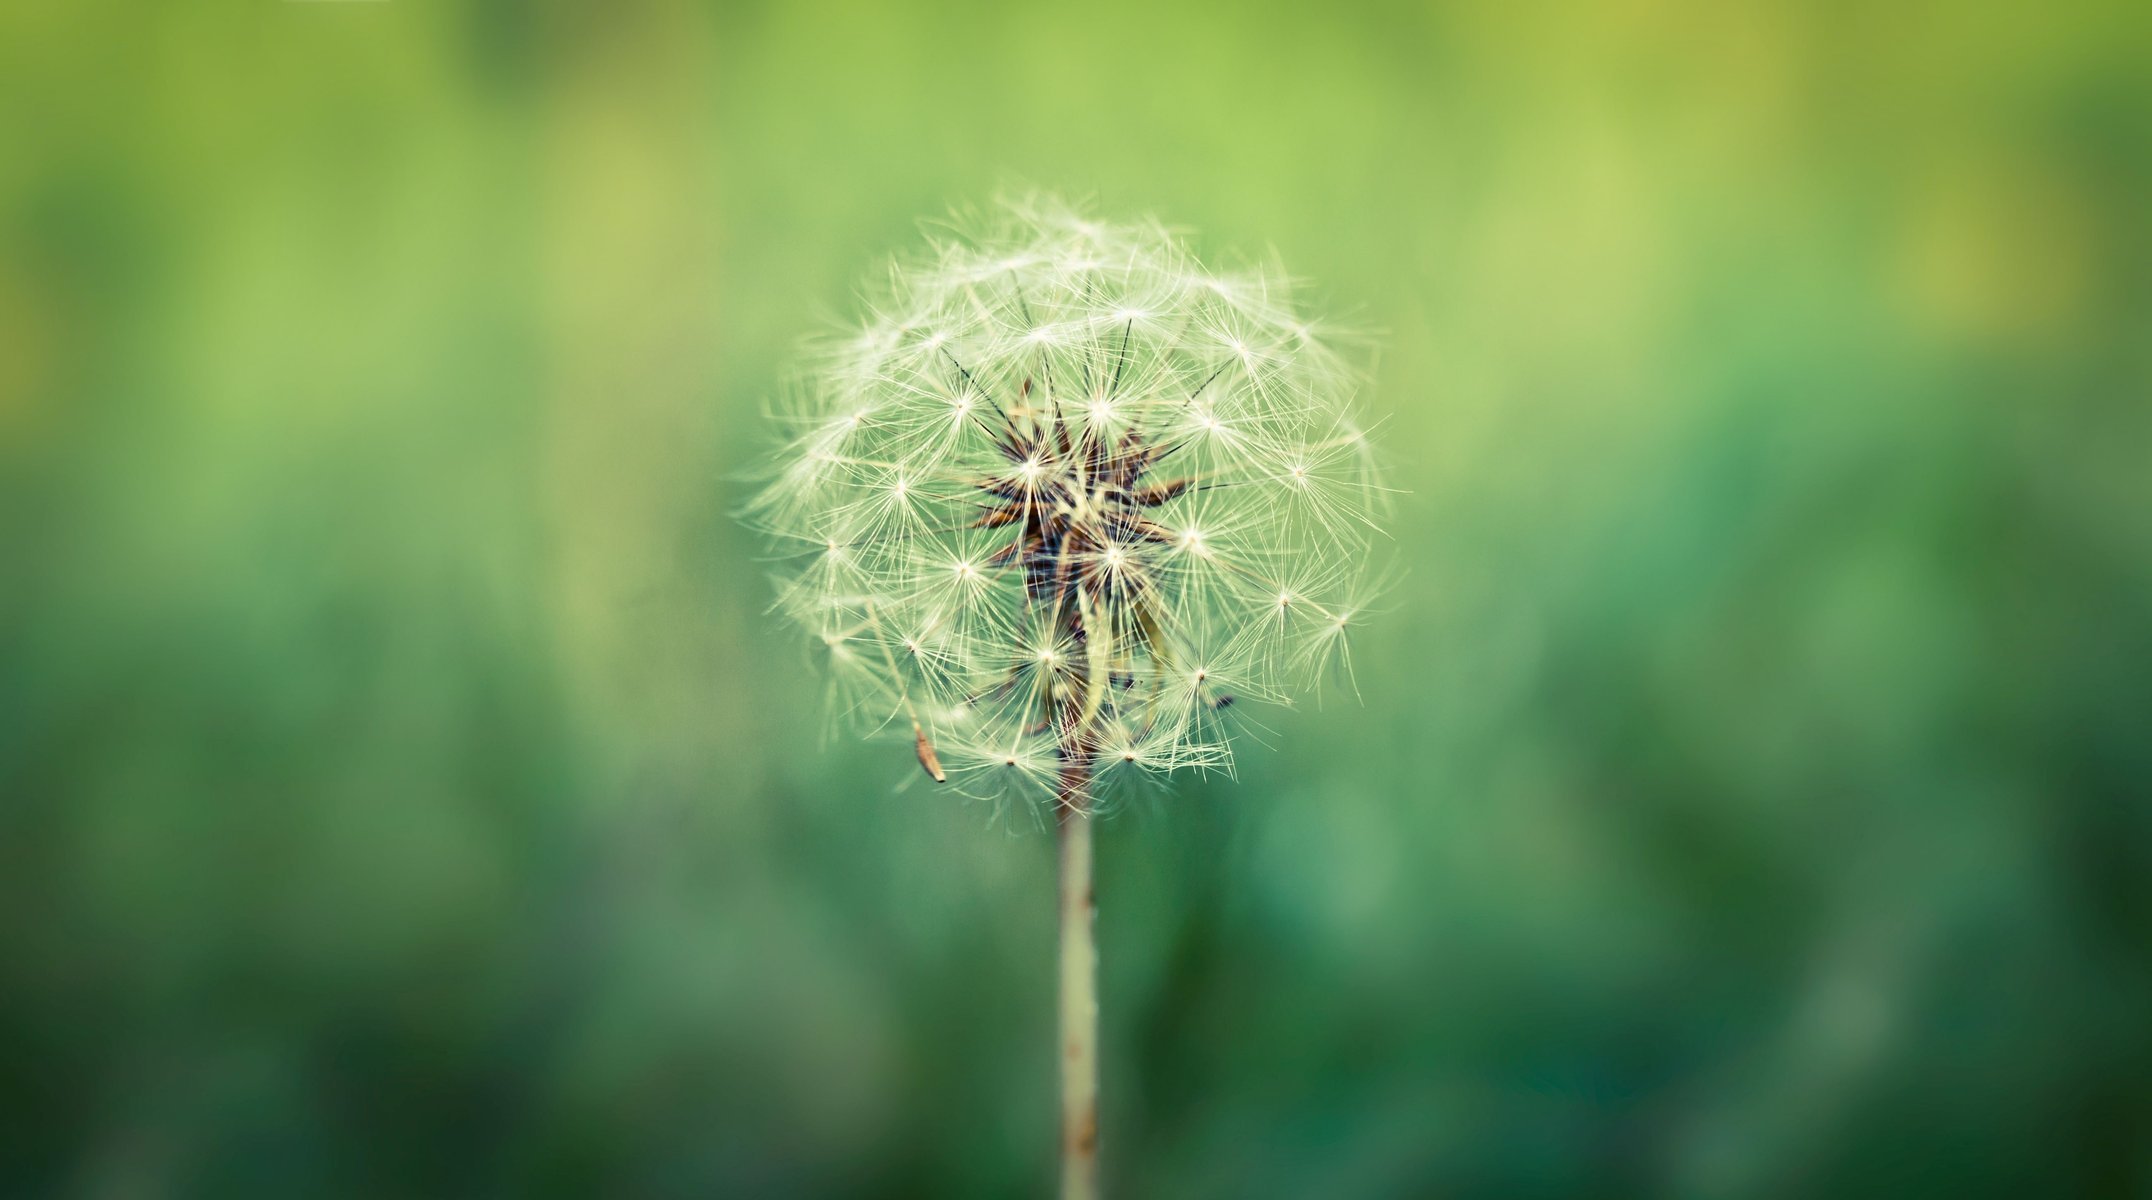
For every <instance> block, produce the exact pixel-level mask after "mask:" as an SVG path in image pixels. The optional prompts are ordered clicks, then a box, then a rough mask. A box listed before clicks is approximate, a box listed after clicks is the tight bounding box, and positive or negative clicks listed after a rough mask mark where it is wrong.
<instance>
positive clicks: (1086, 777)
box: [1058, 745, 1098, 1200]
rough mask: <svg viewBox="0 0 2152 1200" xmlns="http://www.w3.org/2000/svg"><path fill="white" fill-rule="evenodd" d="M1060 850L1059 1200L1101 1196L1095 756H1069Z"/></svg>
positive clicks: (1080, 752)
mask: <svg viewBox="0 0 2152 1200" xmlns="http://www.w3.org/2000/svg"><path fill="white" fill-rule="evenodd" d="M1060 790H1061V803H1060V805H1059V809H1058V815H1059V818H1060V820H1059V822H1058V825H1059V832H1060V838H1059V840H1060V843H1061V1200H1097V1196H1098V945H1097V941H1096V935H1095V932H1094V929H1093V925H1094V923H1095V922H1094V917H1095V915H1096V914H1097V911H1098V904H1097V901H1096V898H1095V897H1094V896H1093V894H1092V890H1091V756H1090V752H1089V750H1088V749H1087V748H1082V747H1081V746H1080V745H1079V746H1078V747H1073V748H1068V749H1064V751H1063V756H1062V767H1061V789H1060Z"/></svg>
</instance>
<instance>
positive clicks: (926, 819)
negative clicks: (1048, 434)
mask: <svg viewBox="0 0 2152 1200" xmlns="http://www.w3.org/2000/svg"><path fill="white" fill-rule="evenodd" d="M2148 25H2152V22H2148V20H2147V14H2146V12H2145V10H2144V8H2143V6H2142V5H2141V4H2134V3H2113V4H2098V3H2089V4H2078V3H2049V4H2036V5H2023V6H2008V5H1980V4H1973V3H1909V4H1873V3H1816V4H1809V3H1796V2H1794V0H1732V2H1722V0H1628V2H1623V3H1614V4H1603V5H1590V6H1586V5H1572V4H1556V3H1539V2H1522V3H1503V2H1487V3H1458V4H1441V5H1409V4H1388V5H1383V4H1377V5H1369V6H1345V5H1341V4H1339V5H1297V4H1296V5H1288V4H1267V3H1266V4H1225V3H1219V4H1216V5H1213V6H1210V7H1186V8H1184V7H1180V6H1175V5H1170V4H1166V3H1161V2H1157V0H1149V2H1146V0H1098V2H1095V3H1085V4H1076V5H1059V6H1041V7H1036V8H1025V7H1020V6H1014V5H1004V4H989V3H971V4H965V3H945V4H940V5H936V6H931V7H919V6H913V5H907V4H889V5H881V6H876V5H870V4H865V3H853V4H847V3H832V2H828V0H822V2H816V0H803V2H799V3H789V4H777V3H768V4H747V5H724V4H709V3H705V4H691V3H684V2H674V0H632V2H622V3H612V4H605V5H596V4H593V5H585V6H580V7H572V6H569V5H566V4H560V3H537V4H522V3H512V2H510V0H488V2H479V3H467V4H452V3H447V2H445V0H441V2H436V0H387V2H382V3H292V2H280V0H227V2H212V3H207V4H168V5H154V6H152V5H139V4H127V5H122V4H113V3H101V2H99V3H80V4H59V3H29V4H11V5H8V6H7V7H6V8H5V9H4V10H0V553H4V561H5V563H6V564H7V566H6V569H5V571H4V574H0V1171H4V1176H0V1193H5V1194H8V1195H24V1196H84V1197H158V1196H189V1197H192V1196H210V1197H238V1196H278V1197H289V1196H332V1197H344V1196H350V1197H417V1196H455V1197H468V1196H506V1195H563V1196H568V1195H608V1196H628V1197H633V1196H650V1197H671V1196H710V1195H726V1196H770V1197H782V1196H883V1195H916V1196H1003V1195H1021V1194H1034V1195H1035V1194H1041V1193H1043V1192H1045V1191H1046V1189H1047V1188H1048V1186H1049V1183H1050V1180H1051V1178H1052V1173H1053V1161H1052V1155H1053V1145H1054V1142H1053V1134H1052V1128H1053V1124H1052V1123H1053V1112H1052V1105H1053V1091H1052V1086H1051V1072H1052V1070H1053V1065H1054V1055H1053V1046H1052V1040H1051V1032H1050V1030H1051V1026H1050V1021H1051V1003H1052V1001H1051V997H1052V979H1051V972H1052V965H1053V959H1052V952H1051V947H1050V938H1051V931H1052V899H1051V897H1052V882H1051V870H1052V839H1051V838H1050V837H1048V836H1042V835H1040V834H1039V833H1037V832H1035V831H1032V830H1030V829H1029V828H1028V827H1026V826H1024V825H1023V824H1022V823H1021V822H1009V821H1005V820H997V819H996V817H995V816H994V814H992V813H991V812H988V811H986V810H984V809H982V808H979V807H976V806H965V805H963V804H961V803H958V802H956V801H954V800H953V799H950V798H947V797H944V796H941V795H938V794H936V793H935V791H934V789H932V788H931V787H929V786H926V785H925V784H924V782H923V781H919V782H918V785H917V786H911V785H910V784H909V783H907V781H911V780H912V776H913V775H914V774H916V769H915V768H914V767H912V766H911V765H910V763H909V753H908V751H907V750H906V749H905V748H904V747H903V746H902V745H901V744H894V743H882V744H876V745H866V746H861V745H854V744H852V743H851V742H850V741H848V740H846V739H843V738H839V739H835V740H830V741H827V742H825V740H824V739H823V738H822V737H821V736H820V733H819V729H820V726H821V725H822V722H823V715H822V711H821V682H820V681H819V680H818V679H817V678H815V677H814V675H813V673H812V671H811V669H810V668H809V666H808V658H807V656H806V655H805V654H804V652H803V651H802V650H801V649H800V648H799V647H798V644H797V642H796V640H795V639H794V637H793V636H792V635H791V634H790V633H789V632H788V631H786V630H784V629H783V628H781V627H779V626H778V625H777V624H776V622H775V621H774V620H773V619H771V618H769V617H767V616H766V615H765V613H764V608H765V604H766V600H767V597H768V591H767V586H766V583H765V581H764V580H763V578H762V576H761V573H760V567H759V565H758V564H757V562H756V556H757V555H758V553H759V548H758V547H757V546H756V545H755V543H754V541H753V539H752V538H751V537H750V536H749V535H748V534H746V533H745V532H743V531H742V530H741V529H740V528H738V527H737V526H736V525H735V524H734V523H733V522H732V521H731V519H730V518H729V516H728V512H729V511H730V510H731V509H732V508H733V507H734V506H736V505H737V504H738V503H739V501H740V500H741V499H742V497H743V493H744V489H745V485H743V484H742V483H740V482H738V480H739V479H740V477H741V475H742V473H743V472H746V471H748V470H750V469H751V468H752V466H753V464H754V462H755V459H756V457H757V455H758V454H759V453H761V451H762V450H763V448H764V447H765V446H766V445H767V442H766V440H765V439H766V434H767V430H766V428H765V425H764V423H763V421H762V419H761V406H762V405H763V403H764V401H765V400H766V399H767V398H768V397H769V396H770V395H771V393H772V392H773V390H774V389H775V388H776V386H777V383H778V381H779V379H780V378H781V375H782V371H783V369H784V365H785V362H786V359H787V358H788V356H789V354H790V352H791V348H792V346H793V345H794V343H795V341H796V340H797V339H798V338H799V337H800V336H801V335H803V334H805V333H808V332H811V331H814V330H816V329H818V328H821V327H822V323H823V322H825V321H827V320H829V319H831V318H832V317H834V316H838V315H842V314H844V313H846V312H847V311H848V310H849V302H848V300H847V299H846V298H847V297H848V296H849V294H850V288H851V287H852V285H853V283H854V282H855V281H856V280H857V279H858V277H859V276H860V275H861V274H862V273H863V272H864V271H866V270H868V269H870V268H871V267H872V266H873V265H874V263H875V262H876V261H877V260H878V259H879V258H880V257H881V256H883V255H885V254H887V253H890V252H892V251H897V250H901V249H904V248H906V247H908V246H911V245H912V244H914V242H915V240H916V238H917V228H916V221H917V220H918V219H919V218H921V217H931V216H935V215H937V214H940V213H942V212H945V211H946V210H947V208H948V206H950V205H951V204H953V203H961V202H976V201H979V200H982V199H984V198H986V197H988V196H990V195H991V194H992V193H993V192H994V190H995V189H996V188H998V187H1003V186H1008V185H1018V186H1023V185H1036V186H1044V187H1048V188H1054V189H1060V190H1064V191H1069V192H1073V193H1077V194H1091V195H1095V196H1096V197H1097V200H1098V204H1099V209H1100V211H1102V212H1104V213H1107V214H1129V215H1134V214H1142V213H1149V212H1155V213H1157V214H1159V215H1161V216H1163V217H1165V218H1166V219H1168V220H1169V221H1173V222H1176V223H1180V224H1185V225H1187V226H1189V227H1192V228H1194V229H1196V230H1198V231H1200V244H1201V245H1202V246H1204V247H1207V248H1209V249H1210V250H1212V251H1214V252H1230V251H1233V250H1236V249H1244V250H1254V251H1260V250H1263V249H1265V248H1268V247H1275V249H1276V250H1277V251H1278V253H1279V254H1280V255H1281V257H1282V258H1283V260H1284V261H1285V262H1286V263H1287V264H1288V265H1289V266H1290V267H1291V268H1292V269H1293V270H1294V271H1296V272H1299V273H1301V274H1303V275H1305V276H1306V277H1308V278H1310V279H1312V280H1314V281H1316V282H1317V283H1318V284H1319V286H1318V287H1317V288H1316V290H1315V292H1314V295H1315V297H1316V298H1317V300H1318V302H1319V303H1320V304H1321V305H1322V306H1324V307H1325V308H1327V309H1329V310H1330V311H1334V312H1339V313H1341V314H1343V315H1345V316H1347V317H1349V318H1351V319H1354V320H1357V321H1359V322H1360V323H1362V324H1365V325H1369V326H1373V327H1376V328H1379V329H1380V330H1381V331H1382V337H1381V339H1380V356H1379V362H1378V364H1377V380H1378V382H1377V385H1376V389H1375V392H1374V398H1373V403H1374V407H1376V408H1377V409H1379V410H1384V411H1388V412H1390V413H1392V414H1394V416H1393V417H1392V419H1391V421H1390V422H1389V424H1388V425H1387V426H1386V427H1385V429H1384V435H1385V444H1386V446H1387V448H1388V450H1389V451H1390V453H1391V457H1392V459H1393V461H1394V473H1395V478H1396V481H1397V483H1398V484H1399V485H1400V486H1401V487H1403V488H1406V489H1409V495H1407V496H1405V497H1404V498H1403V501H1402V503H1401V505H1400V508H1399V511H1398V513H1397V516H1396V518H1395V521H1394V529H1393V531H1394V534H1395V541H1396V553H1397V557H1398V558H1399V560H1400V562H1401V564H1402V566H1403V567H1404V568H1405V569H1406V572H1407V573H1406V574H1405V576H1404V579H1403V582H1402V583H1401V584H1400V585H1399V586H1398V587H1397V588H1396V589H1395V591H1394V593H1393V596H1392V600H1391V603H1390V605H1389V611H1388V612H1387V614H1386V615H1385V616H1383V617H1382V618H1381V619H1379V620H1378V621H1376V622H1375V623H1374V624H1372V625H1371V626H1370V627H1369V628H1368V629H1367V631H1366V636H1365V639H1364V640H1363V641H1362V642H1361V643H1360V649H1359V652H1358V660H1357V661H1358V664H1359V682H1360V690H1361V693H1362V697H1363V699H1362V702H1360V703H1357V704H1356V703H1353V702H1351V701H1350V699H1349V698H1346V699H1344V700H1343V702H1340V698H1339V697H1338V696H1337V695H1336V694H1335V693H1333V694H1332V695H1331V696H1330V697H1329V698H1328V699H1327V700H1326V701H1325V703H1324V704H1322V705H1321V706H1320V707H1319V708H1317V707H1314V706H1310V707H1309V708H1308V709H1307V710H1305V711H1303V712H1297V713H1293V714H1287V715H1284V716H1281V717H1279V718H1276V719H1274V720H1271V721H1270V722H1269V724H1270V725H1271V727H1272V728H1273V729H1274V731H1275V736H1274V737H1272V738H1271V739H1270V740H1271V741H1272V743H1273V745H1274V747H1275V748H1274V749H1272V750H1257V751H1256V752H1254V753H1251V754H1250V755H1248V756H1247V758H1246V759H1245V761H1244V764H1243V779H1242V780H1241V781H1240V782H1239V783H1238V784H1237V785H1227V784H1223V783H1211V784H1204V783H1200V782H1198V783H1196V784H1193V785H1190V786H1187V787H1184V788H1181V789H1179V790H1177V791H1176V792H1174V793H1173V794H1171V795H1170V796H1169V797H1163V798H1161V801H1160V802H1159V803H1158V804H1157V805H1156V806H1154V807H1152V808H1150V809H1149V810H1147V811H1138V812H1132V813H1129V814H1127V815H1125V816H1123V817H1121V818H1119V819H1116V820H1115V821H1113V822H1112V823H1111V824H1110V825H1109V826H1108V827H1106V828H1105V829H1104V831H1103V833H1102V843H1101V849H1100V855H1101V872H1102V877H1101V881H1100V895H1101V899H1102V913H1101V917H1100V926H1101V937H1102V939H1103V945H1104V977H1103V987H1104V994H1105V1037H1106V1042H1107V1046H1108V1054H1107V1060H1106V1064H1105V1084H1106V1118H1105V1123H1106V1129H1105V1141H1104V1145H1105V1153H1106V1161H1107V1173H1108V1178H1109V1182H1110V1183H1111V1184H1112V1185H1113V1187H1114V1190H1115V1191H1116V1192H1117V1193H1118V1194H1119V1195H1123V1196H1129V1197H1137V1196H1148V1197H1234V1198H1237V1197H1270V1196H1277V1197H1388V1196H1423V1195H1459V1196H1479V1195H1485V1196H1497V1195H1519V1196H1622V1195H1674V1196H1697V1197H1718V1196H1728V1197H1746V1196H1793V1195H1810V1196H1845V1195H1878V1196H1908V1195H1920V1194H1933V1195H1952V1196H1967V1195H1996V1196H2029V1195H2138V1196H2152V1023H2148V1017H2147V1014H2148V1012H2152V811H2148V810H2152V805H2148V803H2147V794H2148V788H2152V742H2148V739H2152V734H2148V730H2152V705H2148V695H2152V688H2148V675H2152V634H2148V631H2147V630H2148V622H2147V619H2146V615H2147V612H2148V611H2152V550H2148V548H2152V469H2148V463H2152V404H2148V398H2152V253H2148V243H2152V239H2148V237H2147V236H2146V235H2147V227H2146V219H2147V213H2148V212H2152V203H2148V195H2152V84H2148V82H2147V77H2148V75H2152V30H2148ZM900 784H906V786H904V787H903V788H902V790H899V788H898V785H900Z"/></svg>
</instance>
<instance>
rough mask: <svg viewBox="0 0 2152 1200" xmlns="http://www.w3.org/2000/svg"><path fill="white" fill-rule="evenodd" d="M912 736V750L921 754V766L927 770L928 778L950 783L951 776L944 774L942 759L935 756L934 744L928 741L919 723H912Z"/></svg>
mask: <svg viewBox="0 0 2152 1200" xmlns="http://www.w3.org/2000/svg"><path fill="white" fill-rule="evenodd" d="M912 734H913V737H914V742H913V746H912V748H913V749H914V750H917V751H918V752H919V765H920V766H922V767H924V768H926V772H927V775H928V777H929V778H931V779H933V780H934V782H936V783H947V782H949V776H947V775H945V774H943V773H942V765H941V759H939V758H937V757H935V755H934V743H932V742H930V741H928V740H927V731H926V730H924V729H921V728H920V727H919V722H917V721H914V722H912Z"/></svg>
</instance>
